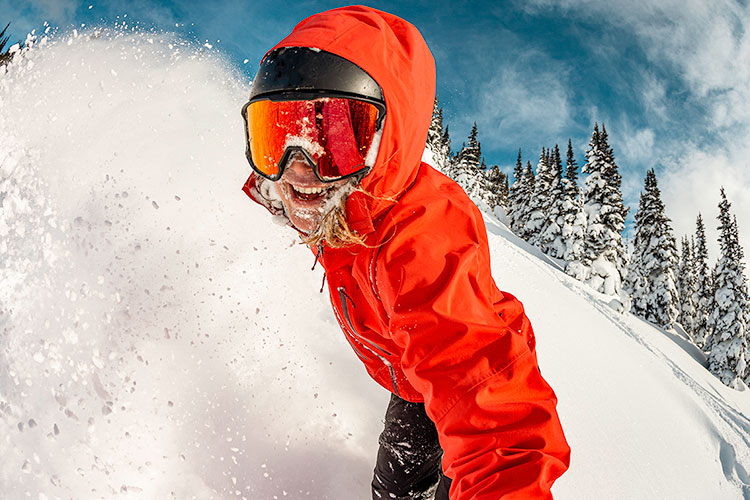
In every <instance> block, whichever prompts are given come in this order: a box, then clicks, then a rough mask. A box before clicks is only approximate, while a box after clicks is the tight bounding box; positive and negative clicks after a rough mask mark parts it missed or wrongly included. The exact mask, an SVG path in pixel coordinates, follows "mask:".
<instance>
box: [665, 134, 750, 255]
mask: <svg viewBox="0 0 750 500" xmlns="http://www.w3.org/2000/svg"><path fill="white" fill-rule="evenodd" d="M744 153H745V158H747V154H748V151H745V152H744ZM661 175H662V178H661V179H660V181H659V184H660V186H661V191H662V197H663V200H664V204H665V206H666V209H667V215H669V216H670V217H671V218H672V222H673V226H674V229H675V235H676V236H677V237H678V238H681V237H682V235H685V234H687V235H692V234H694V233H695V219H696V217H697V216H698V212H700V213H701V215H702V217H703V222H704V223H705V226H706V236H707V238H708V240H709V250H710V252H711V256H712V259H715V258H716V257H717V256H718V244H717V242H716V239H717V238H718V232H717V230H716V227H717V224H718V222H717V220H716V217H717V216H718V214H719V209H718V204H719V200H720V195H719V190H720V189H721V187H724V191H725V192H726V195H727V198H728V199H729V201H730V202H731V203H732V208H731V212H732V213H733V214H734V215H736V216H737V224H738V226H739V229H740V240H741V243H742V246H743V247H744V249H745V251H746V252H748V251H750V171H748V170H747V168H746V160H745V161H743V160H742V159H741V158H736V157H733V156H726V155H724V154H717V153H715V152H706V151H703V150H701V149H698V148H694V147H691V148H690V149H689V150H688V151H685V153H684V154H682V155H681V156H680V157H679V158H677V159H676V160H675V161H674V162H673V163H672V164H671V165H669V166H668V168H667V169H666V170H665V171H664V173H663V174H661Z"/></svg>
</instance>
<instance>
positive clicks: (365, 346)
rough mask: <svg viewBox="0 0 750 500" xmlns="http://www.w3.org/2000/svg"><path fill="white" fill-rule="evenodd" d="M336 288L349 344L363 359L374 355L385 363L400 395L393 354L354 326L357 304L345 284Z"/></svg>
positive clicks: (369, 358) (368, 358)
mask: <svg viewBox="0 0 750 500" xmlns="http://www.w3.org/2000/svg"><path fill="white" fill-rule="evenodd" d="M336 290H337V291H338V295H339V296H338V299H339V305H340V307H341V314H342V316H343V320H344V321H343V322H342V321H341V318H339V323H341V326H342V329H343V330H344V334H345V335H346V337H347V340H348V341H349V344H351V346H352V348H353V349H354V351H355V352H356V353H357V355H358V356H359V357H360V358H362V359H363V360H371V359H372V358H371V357H370V356H372V357H374V358H375V359H377V360H379V361H380V362H381V363H383V365H385V367H386V368H387V369H388V372H389V374H390V377H391V384H392V386H393V392H394V393H395V394H396V395H397V396H400V394H399V391H398V383H397V381H396V370H395V369H394V368H393V364H392V363H391V362H390V361H389V360H388V358H390V357H392V356H393V354H391V353H390V352H388V351H386V350H385V349H383V347H381V346H379V345H377V344H376V343H374V342H372V341H370V340H369V339H367V338H365V337H363V336H362V335H360V334H359V333H357V329H356V328H355V327H354V322H353V321H352V317H353V316H352V315H353V313H354V309H355V308H356V307H357V306H356V304H355V303H354V301H353V300H352V299H351V297H350V296H349V295H348V294H347V293H346V289H345V288H344V287H343V286H339V287H337V288H336ZM363 353H367V354H369V355H370V356H366V355H364V354H363Z"/></svg>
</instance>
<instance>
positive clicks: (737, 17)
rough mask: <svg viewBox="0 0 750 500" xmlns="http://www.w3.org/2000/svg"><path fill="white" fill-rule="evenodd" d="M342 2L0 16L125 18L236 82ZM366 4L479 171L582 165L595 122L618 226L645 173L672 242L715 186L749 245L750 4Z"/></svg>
mask: <svg viewBox="0 0 750 500" xmlns="http://www.w3.org/2000/svg"><path fill="white" fill-rule="evenodd" d="M341 5H346V3H341V2H331V1H315V2H314V1H291V2H280V1H240V0H216V1H212V2H199V1H177V0H162V1H156V0H131V1H128V2H115V1H107V2H105V1H97V0H89V1H85V2H80V1H75V0H28V1H25V2H17V1H10V0H0V12H2V13H3V18H2V19H0V22H2V23H5V22H12V26H11V35H12V37H13V38H14V39H17V38H23V36H24V35H25V33H26V32H28V31H30V30H31V29H33V28H37V29H38V28H39V27H40V26H41V25H42V23H43V22H44V21H48V22H49V23H50V24H51V25H53V26H61V27H62V28H63V29H65V28H69V27H73V26H77V27H80V25H81V24H82V23H85V24H86V25H88V26H90V25H92V24H101V23H105V24H111V23H114V22H121V21H123V20H124V21H126V22H127V23H128V24H129V25H133V24H139V25H140V26H143V27H147V28H151V27H155V28H158V29H164V30H170V31H176V32H178V33H182V34H185V35H187V36H189V37H191V38H194V39H196V40H198V41H201V42H204V41H208V42H210V43H212V44H213V45H214V47H215V48H216V49H217V50H220V51H222V52H224V53H225V54H226V55H227V56H228V58H229V59H230V60H231V61H232V62H234V63H235V64H236V65H237V67H238V68H239V69H240V71H242V72H244V73H245V74H246V75H247V77H248V80H249V79H250V78H251V77H252V75H253V74H254V71H255V68H256V67H257V64H258V61H259V59H260V57H261V56H262V54H263V53H264V52H265V51H266V50H267V49H268V48H270V47H271V46H272V45H273V44H275V43H276V42H277V41H278V40H279V39H281V38H282V37H283V36H284V35H285V34H287V33H288V32H289V31H290V30H291V28H292V27H293V26H294V25H295V24H296V23H297V22H298V21H299V20H301V19H303V18H304V17H306V16H308V15H310V14H313V13H315V12H319V11H321V10H325V9H328V8H333V7H337V6H341ZM368 5H371V6H373V7H376V8H379V9H382V10H386V11H389V12H392V13H394V14H396V15H399V16H401V17H403V18H405V19H407V20H409V21H411V22H412V23H413V24H415V25H416V26H417V27H418V28H419V29H420V31H421V32H422V34H423V35H424V37H425V39H426V40H427V43H428V45H429V46H430V48H431V50H432V52H433V54H434V56H435V59H436V64H437V71H438V87H437V88H438V97H439V99H440V102H441V104H442V106H443V107H444V115H445V119H446V123H447V124H448V125H449V126H450V131H451V139H452V142H453V146H454V149H456V148H458V147H460V145H461V143H462V142H463V141H464V140H465V139H466V136H467V135H468V133H469V130H470V128H471V124H472V123H473V122H474V121H476V122H477V123H478V126H479V139H480V141H481V143H482V150H483V153H484V155H485V158H486V161H487V163H488V164H499V165H500V166H501V167H503V169H504V170H506V171H510V168H511V165H512V163H513V162H514V161H515V157H516V154H517V151H518V148H519V147H520V148H522V149H523V152H524V160H527V159H528V160H531V161H532V164H534V165H536V160H537V158H538V156H539V152H540V150H541V148H542V147H543V146H553V145H554V144H555V143H559V144H560V146H561V147H563V145H565V144H567V141H568V138H571V139H572V141H573V146H574V149H575V153H576V157H577V159H578V162H579V164H581V165H582V164H583V163H584V162H585V158H584V152H585V148H586V145H587V143H588V140H589V137H590V134H591V129H592V127H593V124H594V122H595V121H598V122H600V123H601V122H605V123H606V126H607V130H608V132H609V135H610V140H611V146H612V147H613V148H614V152H615V156H616V158H617V160H618V164H619V166H620V168H621V170H622V173H623V180H624V185H623V191H624V194H625V198H626V202H628V204H629V205H630V206H631V207H632V209H631V214H630V216H629V219H630V220H632V215H633V214H634V213H635V210H636V209H637V203H638V195H639V192H640V191H641V187H642V183H643V178H644V175H645V172H646V170H647V169H648V168H651V167H654V168H655V169H656V171H657V176H658V178H659V183H660V187H661V188H662V191H663V194H664V198H665V204H666V206H667V211H668V215H669V216H670V217H671V218H672V219H673V221H674V226H675V232H676V235H677V236H678V237H680V236H681V235H682V234H685V233H687V232H692V231H693V229H694V223H695V217H696V215H697V213H698V211H701V212H702V213H703V216H704V219H705V220H706V221H707V226H708V227H709V230H713V228H714V227H715V225H716V224H715V216H716V212H717V209H716V205H717V203H718V201H719V186H721V185H723V186H725V188H726V189H727V194H728V196H729V199H730V201H732V202H733V203H734V205H733V208H734V211H735V213H736V214H737V217H738V220H739V224H740V231H741V233H743V234H742V236H743V241H745V248H746V249H748V247H749V246H750V239H748V235H750V168H749V166H748V159H750V64H749V63H750V36H748V31H749V30H748V29H747V28H748V27H750V9H749V8H748V6H747V5H746V2H744V0H743V1H742V2H739V1H734V0H713V1H712V2H706V1H704V0H653V1H648V2H646V1H636V0H621V1H620V2H611V1H608V0H554V1H553V0H525V1H523V0H509V1H495V2H466V1H453V2H440V1H422V0H420V1H414V2H403V1H401V2H397V1H390V0H388V1H375V2H368ZM126 16H127V17H126ZM245 59H247V60H248V62H247V63H244V61H245ZM713 237H715V235H713V234H709V238H713Z"/></svg>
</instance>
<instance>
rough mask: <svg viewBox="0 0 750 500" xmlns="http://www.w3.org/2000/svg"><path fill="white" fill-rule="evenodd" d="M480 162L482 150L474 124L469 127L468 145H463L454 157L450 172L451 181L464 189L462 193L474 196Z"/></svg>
mask: <svg viewBox="0 0 750 500" xmlns="http://www.w3.org/2000/svg"><path fill="white" fill-rule="evenodd" d="M481 161H482V148H481V145H480V144H479V139H477V123H476V122H474V126H473V127H471V133H470V134H469V143H468V144H466V143H464V145H463V147H462V148H461V150H460V151H459V152H458V155H456V158H455V161H454V162H453V168H452V170H451V177H452V178H453V180H455V181H456V182H457V183H458V185H459V186H461V187H462V188H464V191H466V193H468V194H469V196H472V194H474V195H475V194H476V193H474V191H476V189H477V188H476V186H475V184H476V183H477V182H479V181H480V179H479V178H478V177H479V174H480V164H481Z"/></svg>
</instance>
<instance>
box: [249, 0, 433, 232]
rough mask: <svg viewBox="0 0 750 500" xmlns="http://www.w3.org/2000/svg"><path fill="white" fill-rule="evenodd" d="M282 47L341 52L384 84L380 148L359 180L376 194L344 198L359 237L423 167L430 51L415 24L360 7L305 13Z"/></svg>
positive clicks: (430, 95) (429, 94)
mask: <svg viewBox="0 0 750 500" xmlns="http://www.w3.org/2000/svg"><path fill="white" fill-rule="evenodd" d="M281 47H309V48H316V49H321V50H324V51H327V52H330V53H332V54H336V55H338V56H341V57H343V58H345V59H347V60H349V61H351V62H353V63H354V64H356V65H357V66H359V67H360V68H362V69H363V70H365V71H366V72H367V73H368V74H369V75H370V76H372V77H373V78H374V79H375V81H376V82H377V83H378V85H380V87H381V88H382V89H383V94H384V97H385V105H386V118H385V125H384V128H383V134H382V138H381V141H380V150H379V152H378V157H377V160H376V162H375V165H374V166H373V168H372V170H371V171H370V172H369V173H368V174H367V175H366V176H365V177H364V179H362V183H361V185H362V188H363V190H364V191H366V192H367V193H370V194H372V195H373V196H372V197H369V196H365V195H362V194H361V193H359V192H355V193H353V194H352V195H350V197H349V198H350V199H349V200H348V202H347V211H348V213H347V217H348V220H349V221H350V223H352V222H353V223H354V224H353V227H354V228H355V229H357V230H358V231H359V232H360V233H361V234H364V233H366V232H368V231H371V230H372V221H373V220H374V219H376V218H377V216H378V215H380V214H381V213H383V212H384V211H385V210H387V209H388V208H389V207H390V206H391V205H392V204H393V203H395V200H396V199H398V198H399V196H400V195H401V194H402V193H403V192H404V191H405V190H406V189H407V188H408V187H409V185H411V183H412V182H413V180H414V179H415V177H416V174H417V171H418V169H419V165H420V163H421V158H422V152H423V151H424V147H425V142H426V140H427V130H428V128H429V124H430V120H431V118H432V108H433V102H434V97H435V60H434V59H433V57H432V53H430V50H429V49H428V48H427V44H426V43H425V41H424V39H423V38H422V35H421V34H420V33H419V31H418V30H417V28H415V27H414V26H413V25H412V24H410V23H408V22H406V21H404V20H403V19H400V18H398V17H396V16H394V15H392V14H388V13H386V12H382V11H379V10H376V9H372V8H370V7H364V6H361V5H356V6H351V7H342V8H339V9H333V10H329V11H325V12H321V13H320V14H315V15H313V16H311V17H308V18H307V19H305V20H303V21H302V22H300V23H299V24H298V25H297V26H296V27H295V28H294V30H293V31H292V32H291V33H290V34H289V35H288V36H287V37H286V38H284V39H283V40H281V41H280V42H279V43H278V44H277V45H276V46H275V47H273V48H272V49H271V51H273V50H274V49H278V48H281ZM271 51H269V52H271ZM266 55H267V54H266ZM264 58H265V56H264Z"/></svg>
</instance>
